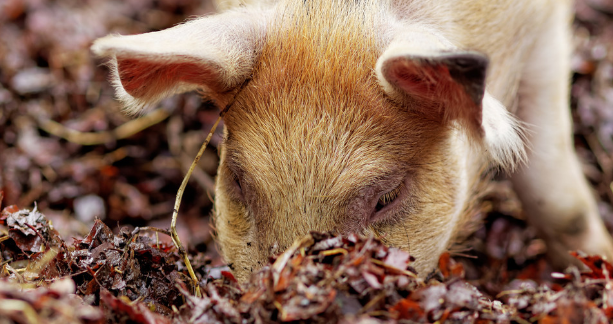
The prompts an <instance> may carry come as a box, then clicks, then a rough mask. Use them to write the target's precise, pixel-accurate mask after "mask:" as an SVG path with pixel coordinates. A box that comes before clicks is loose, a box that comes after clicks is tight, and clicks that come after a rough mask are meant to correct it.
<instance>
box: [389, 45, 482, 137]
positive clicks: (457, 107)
mask: <svg viewBox="0 0 613 324" xmlns="http://www.w3.org/2000/svg"><path fill="white" fill-rule="evenodd" d="M431 63H432V64H431ZM386 68H387V71H386V77H387V79H388V81H389V82H390V83H392V84H393V85H394V86H396V87H398V88H399V89H401V90H402V91H403V92H404V93H405V94H407V95H408V96H409V97H411V98H413V99H417V100H418V102H419V103H418V104H417V105H416V106H414V107H413V108H415V109H418V110H420V111H421V112H422V113H424V114H426V115H428V116H431V117H432V118H440V119H441V121H443V122H449V121H451V120H455V119H459V120H460V121H461V122H463V123H466V125H469V127H470V128H473V129H475V130H476V131H477V132H478V133H480V132H481V131H480V129H481V106H480V105H475V103H474V102H473V101H472V100H471V99H470V97H469V96H468V94H467V93H466V90H465V88H464V86H463V85H461V84H458V83H457V82H456V81H455V80H454V79H453V78H452V76H451V73H450V71H449V67H447V66H446V65H445V64H441V63H439V64H437V63H436V62H427V61H419V60H413V59H407V58H404V57H403V58H398V59H393V60H390V61H389V62H387V65H386Z"/></svg>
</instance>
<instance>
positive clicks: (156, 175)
mask: <svg viewBox="0 0 613 324" xmlns="http://www.w3.org/2000/svg"><path fill="white" fill-rule="evenodd" d="M575 7H576V16H575V21H574V23H573V26H574V35H575V37H574V43H575V47H576V50H575V54H574V55H573V57H572V69H573V78H572V89H571V95H572V98H571V102H572V114H573V119H574V122H575V125H574V132H575V146H576V149H577V152H578V154H579V155H580V157H581V159H582V161H583V162H584V164H583V167H584V172H585V174H586V176H587V177H588V179H589V181H590V182H591V184H592V185H593V187H594V191H595V193H596V194H597V195H598V196H599V198H600V202H599V209H600V212H601V215H602V217H603V220H604V222H605V224H606V225H607V228H608V229H609V230H610V231H611V230H613V208H612V203H613V1H610V0H608V1H607V0H579V1H578V2H577V4H576V6H575ZM213 11H214V9H213V7H212V5H211V4H210V3H209V1H207V0H109V1H102V0H91V1H76V0H56V1H43V0H5V1H2V2H1V3H0V137H1V140H0V210H2V213H1V214H0V256H1V259H0V324H3V323H56V322H63V323H79V322H87V323H89V322H91V323H102V322H108V323H167V322H177V323H178V322H200V323H214V322H219V323H252V322H256V323H259V322H262V323H267V322H292V321H302V322H318V323H319V322H321V323H327V322H343V323H356V322H360V323H362V322H364V323H367V322H368V323H378V322H406V323H410V322H411V321H415V322H436V321H438V322H445V321H450V322H457V323H464V322H466V323H473V322H475V323H489V322H495V323H531V322H535V321H539V322H542V323H584V322H585V323H607V322H608V321H611V320H613V290H612V286H611V285H612V284H613V281H611V279H610V274H611V272H613V266H611V265H610V264H608V263H606V262H604V261H603V260H601V259H599V258H598V257H586V256H582V255H578V256H577V258H578V259H580V260H581V261H582V262H583V263H584V264H585V265H586V266H587V268H590V269H591V270H592V271H591V272H580V271H579V270H577V269H569V270H568V271H567V272H565V273H558V272H554V273H553V275H552V270H551V268H550V267H549V266H548V264H547V261H546V259H545V257H544V255H545V253H546V249H547V247H546V245H545V244H544V242H543V241H542V240H540V239H539V238H538V237H537V236H536V233H535V230H534V229H533V228H532V227H530V226H528V225H527V224H526V222H525V219H524V215H523V212H522V209H521V204H520V203H519V201H518V200H517V198H516V197H515V195H514V193H513V191H512V189H511V188H510V185H509V183H508V181H507V180H505V179H504V177H502V176H501V177H500V178H499V179H497V181H496V182H495V183H493V184H492V186H491V188H490V191H489V194H488V195H487V197H486V199H485V200H484V202H483V203H482V205H481V209H480V213H481V214H482V218H483V219H484V222H483V225H482V226H481V227H480V228H479V229H478V230H477V231H476V232H475V233H474V234H473V235H472V236H471V237H469V238H468V240H467V241H466V242H464V243H462V244H461V245H458V246H456V247H454V248H452V249H451V250H450V252H449V254H445V255H444V256H443V257H442V258H441V260H440V262H439V266H440V267H439V270H438V271H437V272H434V273H432V275H431V276H429V277H428V278H427V280H422V279H418V278H416V277H415V274H414V272H413V271H412V270H411V269H412V268H411V267H410V262H411V258H410V257H409V256H408V255H407V254H406V253H403V252H401V251H397V250H395V249H389V248H387V247H385V246H383V245H381V244H380V243H379V242H378V241H377V240H375V239H372V238H360V237H356V236H349V237H344V238H340V237H330V236H328V235H324V234H313V235H312V236H310V237H307V238H305V239H304V240H303V241H302V242H299V243H300V244H298V243H297V244H298V245H296V246H295V248H294V249H293V250H290V251H288V252H286V253H285V254H283V255H282V256H279V257H277V258H273V259H272V260H271V264H270V266H269V267H268V268H267V269H265V270H263V271H262V272H260V273H258V274H257V275H256V276H255V277H254V279H253V280H252V281H251V282H250V283H249V284H248V285H244V286H240V285H239V284H238V283H236V282H235V280H234V279H233V277H232V275H231V273H230V272H228V271H229V269H228V268H227V267H226V266H225V265H224V263H223V260H222V259H221V258H220V256H219V254H218V253H217V250H216V247H215V243H214V240H213V235H212V227H211V222H210V219H209V215H210V213H211V208H212V202H211V198H212V197H213V195H214V180H213V179H214V178H215V173H216V168H217V163H218V157H217V146H218V145H219V144H220V142H221V139H222V135H221V128H219V129H218V131H217V132H216V133H215V135H214V136H213V139H212V141H211V144H210V145H209V148H207V150H206V151H205V154H204V156H203V158H202V159H201V161H200V163H199V168H197V170H196V172H195V173H194V175H193V176H192V179H191V180H190V182H189V184H188V186H187V189H186V192H185V196H184V198H183V203H182V206H181V210H180V217H179V220H178V224H177V229H178V234H179V236H180V238H181V240H182V242H183V244H184V245H185V246H187V248H188V253H189V255H190V259H191V260H192V264H193V266H194V268H195V271H196V274H197V276H198V277H199V279H200V285H201V293H202V294H203V295H204V298H197V297H195V294H196V293H197V292H196V289H195V288H194V286H193V285H192V283H191V281H190V280H189V277H188V276H187V272H186V269H185V265H184V264H183V263H182V261H181V258H180V256H179V255H178V253H177V252H176V249H174V247H173V245H172V241H171V239H170V237H169V236H168V235H166V232H165V230H160V231H155V230H154V228H159V229H167V228H168V227H169V224H170V216H171V214H172V210H173V205H174V200H175V195H176V191H177V188H178V187H179V185H180V183H181V181H182V179H183V175H184V174H185V172H186V170H187V169H188V168H189V165H190V164H191V161H192V159H193V157H194V156H195V155H196V152H197V151H198V149H199V146H200V144H201V143H202V141H203V140H204V138H205V137H206V135H207V133H208V131H209V129H210V128H211V126H212V125H213V123H214V122H215V120H216V118H217V116H218V113H219V111H218V110H217V109H216V108H215V107H213V106H212V105H210V104H208V103H206V102H202V100H201V98H200V96H199V95H198V94H196V93H188V94H183V95H178V96H175V97H173V98H170V99H166V100H164V101H163V102H161V103H160V104H159V109H157V110H155V112H153V113H152V115H150V118H149V119H146V120H144V119H131V118H129V117H127V116H125V115H124V114H122V113H121V107H120V106H119V104H118V103H117V102H116V101H115V100H114V99H113V90H112V88H111V87H110V85H109V83H108V81H107V78H108V71H107V69H106V68H105V67H104V66H102V65H101V63H102V62H100V61H99V60H96V59H95V58H94V57H93V56H92V54H91V53H90V51H89V46H90V45H91V43H92V41H93V40H94V39H96V38H98V37H102V36H105V35H107V34H109V33H120V34H135V33H143V32H148V31H152V30H160V29H164V28H168V27H170V26H172V25H174V24H177V23H179V22H181V21H183V20H185V19H187V18H189V17H193V16H196V15H203V14H207V13H211V12H213ZM565 319H566V320H568V322H564V320H565Z"/></svg>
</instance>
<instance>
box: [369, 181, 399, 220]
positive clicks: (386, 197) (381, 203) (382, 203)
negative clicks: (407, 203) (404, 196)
mask: <svg viewBox="0 0 613 324" xmlns="http://www.w3.org/2000/svg"><path fill="white" fill-rule="evenodd" d="M403 188H404V183H401V184H400V185H399V186H398V187H396V188H394V189H393V190H391V191H388V192H386V193H384V194H382V195H381V196H380V197H379V200H378V201H377V205H376V206H375V213H376V212H379V211H380V210H382V209H383V208H385V207H386V206H388V205H390V204H392V203H393V202H394V201H395V200H396V198H398V196H399V195H400V192H401V191H402V189H403Z"/></svg>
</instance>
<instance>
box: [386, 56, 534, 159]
mask: <svg viewBox="0 0 613 324" xmlns="http://www.w3.org/2000/svg"><path fill="white" fill-rule="evenodd" d="M487 66H488V59H487V57H486V56H484V55H482V54H479V53H475V52H459V51H454V50H444V51H438V52H436V51H430V52H424V51H423V50H420V51H411V49H407V50H402V49H400V50H399V49H398V48H394V49H392V50H388V51H386V52H384V54H383V55H382V56H381V57H380V58H379V60H378V61H377V66H376V72H377V76H378V78H379V82H380V83H381V85H382V86H383V88H384V90H385V92H386V93H387V94H388V95H389V96H390V97H391V98H392V99H394V100H396V101H398V102H400V103H401V104H404V105H405V106H407V107H408V108H409V109H415V110H419V111H420V112H422V113H424V114H425V115H427V116H429V117H430V118H435V119H440V120H441V122H442V123H452V122H455V123H457V124H459V125H460V126H461V127H462V128H464V129H465V130H467V133H468V135H469V137H470V138H471V139H472V140H473V141H474V142H476V143H479V144H480V145H482V146H483V147H484V149H485V150H486V151H487V152H488V153H489V155H490V156H491V158H492V160H493V161H494V163H496V164H497V165H498V166H500V167H502V168H505V169H513V168H514V167H515V166H516V164H517V163H518V162H521V161H523V160H524V159H525V148H524V135H523V130H522V128H521V126H520V124H519V123H518V121H517V120H516V119H515V118H514V117H513V116H512V115H511V114H509V113H508V112H507V110H506V108H505V107H504V106H503V105H502V104H501V103H500V102H499V101H497V100H496V99H494V98H493V97H492V96H491V95H490V94H489V93H487V92H486V91H485V76H486V72H487Z"/></svg>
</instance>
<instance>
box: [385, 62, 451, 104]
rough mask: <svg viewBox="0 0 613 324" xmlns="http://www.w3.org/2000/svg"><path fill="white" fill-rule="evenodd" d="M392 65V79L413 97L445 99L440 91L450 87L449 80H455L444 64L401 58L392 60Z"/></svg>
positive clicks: (390, 73)
mask: <svg viewBox="0 0 613 324" xmlns="http://www.w3.org/2000/svg"><path fill="white" fill-rule="evenodd" d="M390 66H391V67H390V70H389V74H388V75H389V76H390V77H391V78H392V80H390V81H392V83H394V84H395V85H396V86H397V87H399V88H401V89H402V90H404V91H405V92H406V93H407V94H409V95H411V96H413V97H418V98H421V99H431V100H437V99H443V100H444V98H440V97H439V96H440V95H441V93H440V92H441V90H442V89H447V88H448V87H449V82H453V79H452V78H451V75H450V74H449V69H448V68H447V67H446V66H445V65H442V64H439V65H426V64H424V65H421V64H419V63H416V62H413V61H406V60H401V61H395V62H390Z"/></svg>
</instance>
